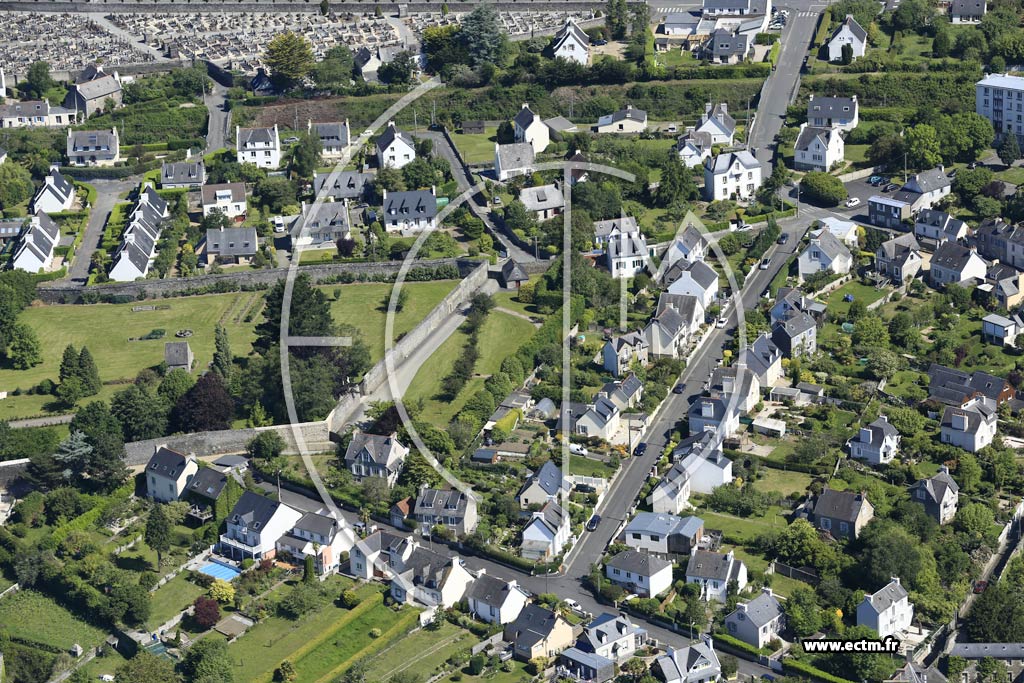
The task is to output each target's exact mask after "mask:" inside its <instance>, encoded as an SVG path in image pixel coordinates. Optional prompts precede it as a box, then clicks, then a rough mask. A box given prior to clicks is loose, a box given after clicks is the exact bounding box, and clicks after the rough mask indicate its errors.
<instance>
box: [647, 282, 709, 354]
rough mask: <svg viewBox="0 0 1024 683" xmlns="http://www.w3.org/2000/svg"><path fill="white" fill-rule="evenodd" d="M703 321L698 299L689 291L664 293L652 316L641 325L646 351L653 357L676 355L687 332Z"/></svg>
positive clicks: (684, 341) (684, 342)
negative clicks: (645, 325) (645, 323)
mask: <svg viewBox="0 0 1024 683" xmlns="http://www.w3.org/2000/svg"><path fill="white" fill-rule="evenodd" d="M702 322H704V307H703V306H702V305H701V303H700V299H698V298H697V297H695V296H690V295H688V294H668V293H663V294H662V295H661V296H660V297H658V309H657V312H656V313H655V316H654V317H653V318H652V319H651V321H650V322H649V323H647V327H645V328H644V333H643V334H644V339H646V340H647V345H648V352H649V354H650V355H652V356H655V357H668V358H678V357H679V354H680V353H681V352H682V349H683V347H684V346H686V342H687V341H688V340H689V339H690V335H692V334H693V333H694V332H697V331H698V330H699V329H700V325H701V323H702Z"/></svg>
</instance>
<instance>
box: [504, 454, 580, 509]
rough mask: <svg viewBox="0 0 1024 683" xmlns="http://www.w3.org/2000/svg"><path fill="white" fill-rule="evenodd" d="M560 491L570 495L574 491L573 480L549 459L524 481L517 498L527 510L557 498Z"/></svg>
mask: <svg viewBox="0 0 1024 683" xmlns="http://www.w3.org/2000/svg"><path fill="white" fill-rule="evenodd" d="M560 491H561V492H564V493H565V494H566V495H568V494H569V492H570V491H572V482H570V481H569V480H568V479H566V478H565V477H563V476H562V470H560V469H559V468H558V465H556V464H555V463H553V462H551V461H550V460H548V461H546V462H545V463H544V464H543V465H541V466H540V469H538V470H537V471H536V472H534V473H533V474H532V475H531V476H530V477H529V478H528V479H527V480H526V481H525V482H524V483H523V485H522V487H521V488H520V489H519V493H517V494H516V500H517V501H519V505H520V507H522V508H523V509H524V510H526V509H528V508H530V507H531V506H534V505H536V506H541V505H544V503H546V502H548V501H549V500H556V499H557V498H558V496H559V492H560Z"/></svg>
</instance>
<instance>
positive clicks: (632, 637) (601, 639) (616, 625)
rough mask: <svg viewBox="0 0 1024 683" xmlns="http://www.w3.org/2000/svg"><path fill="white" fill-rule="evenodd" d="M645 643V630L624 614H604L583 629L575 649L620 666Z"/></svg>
mask: <svg viewBox="0 0 1024 683" xmlns="http://www.w3.org/2000/svg"><path fill="white" fill-rule="evenodd" d="M646 642H647V630H646V629H643V628H640V627H639V626H637V625H636V624H634V623H633V622H632V621H630V620H629V617H628V616H626V615H624V614H620V615H614V614H609V613H608V612H605V613H603V614H601V615H599V616H598V617H597V618H595V619H594V620H593V621H591V622H590V623H589V624H587V625H586V626H584V627H583V633H582V634H580V637H579V639H578V640H577V641H576V647H578V648H579V649H581V650H583V651H584V652H593V653H594V654H596V655H599V656H601V657H604V658H605V659H610V660H612V661H613V662H618V663H620V664H621V663H622V662H625V661H626V660H627V659H630V658H631V657H632V656H633V655H634V653H636V651H637V650H638V649H640V648H642V647H643V646H644V644H646Z"/></svg>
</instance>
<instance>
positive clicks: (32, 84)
mask: <svg viewBox="0 0 1024 683" xmlns="http://www.w3.org/2000/svg"><path fill="white" fill-rule="evenodd" d="M55 85H57V82H56V81H54V80H53V78H52V77H51V76H50V65H49V64H47V63H46V62H33V63H32V65H31V66H30V67H29V68H28V73H27V74H25V80H24V82H23V83H22V84H21V90H22V92H24V93H25V94H26V95H28V96H29V97H32V98H35V99H39V98H41V97H42V96H43V95H45V94H46V91H47V90H49V89H50V88H52V87H53V86H55Z"/></svg>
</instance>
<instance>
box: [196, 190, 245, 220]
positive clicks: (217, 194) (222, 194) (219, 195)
mask: <svg viewBox="0 0 1024 683" xmlns="http://www.w3.org/2000/svg"><path fill="white" fill-rule="evenodd" d="M199 195H200V203H201V204H202V207H203V217H204V218H205V217H206V216H209V215H210V214H211V213H213V212H214V211H219V212H220V213H222V214H224V215H225V216H227V217H228V218H238V217H239V216H244V215H245V212H246V209H247V208H248V205H247V204H246V201H245V183H218V184H216V185H203V187H202V189H201V190H200V193H199Z"/></svg>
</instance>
